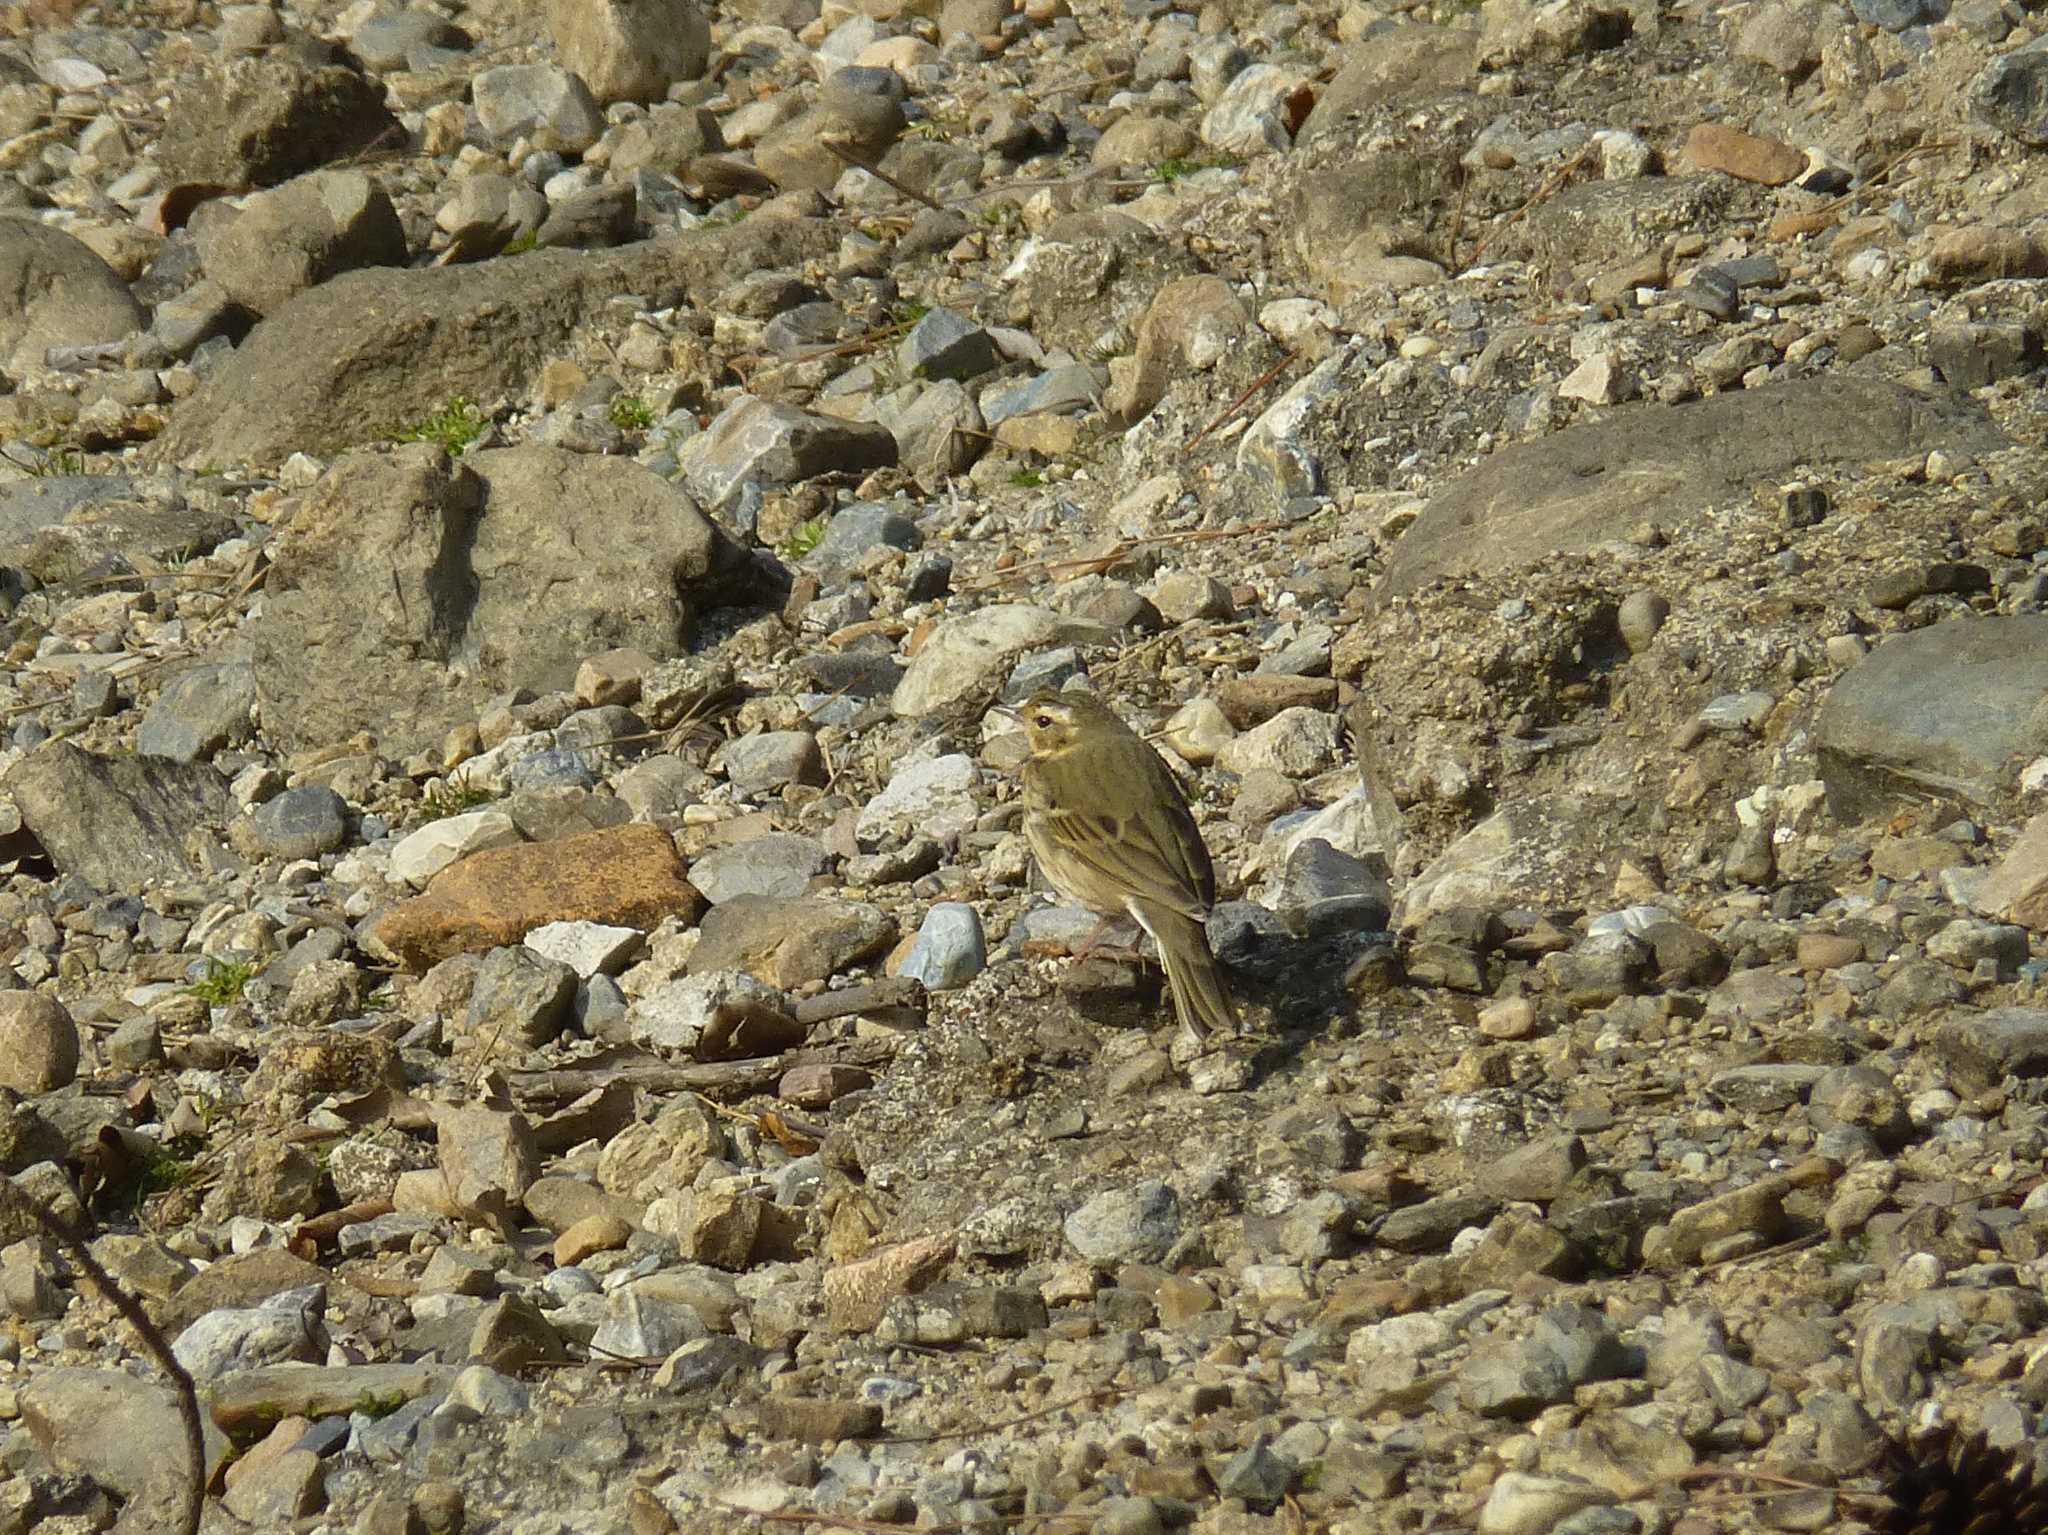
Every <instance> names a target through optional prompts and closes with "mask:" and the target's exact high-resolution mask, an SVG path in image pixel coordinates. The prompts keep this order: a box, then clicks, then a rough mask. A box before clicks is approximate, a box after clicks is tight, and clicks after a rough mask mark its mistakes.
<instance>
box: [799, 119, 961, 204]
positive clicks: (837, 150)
mask: <svg viewBox="0 0 2048 1535" xmlns="http://www.w3.org/2000/svg"><path fill="white" fill-rule="evenodd" d="M818 143H819V144H820V145H821V146H822V147H824V148H826V149H829V150H830V151H831V152H832V153H833V154H835V155H837V156H839V158H840V159H842V160H844V161H845V162H846V163H847V164H848V165H851V166H852V167H854V169H856V170H863V171H866V172H867V173H868V174H869V175H870V176H872V177H874V178H875V180H877V181H879V182H881V183H882V185H883V186H885V187H894V188H895V189H896V190H897V191H899V192H901V193H902V194H903V195H904V196H905V197H907V198H909V199H910V200H911V201H912V202H920V203H923V204H924V205H925V206H926V207H927V208H929V209H931V210H932V212H934V213H944V212H945V211H946V210H945V209H944V208H942V207H940V206H939V204H937V203H935V202H933V201H932V200H931V199H930V198H929V197H927V196H925V195H924V193H922V192H920V191H918V190H917V188H916V187H909V186H905V185H904V184H903V183H902V182H900V181H898V180H897V179H896V178H895V177H894V176H892V175H890V174H889V173H888V172H887V171H885V170H883V169H882V168H881V167H880V166H877V165H870V164H868V162H867V161H865V160H863V159H862V158H861V157H860V156H859V155H857V154H855V153H854V152H853V151H852V150H850V149H848V148H846V147H845V146H844V145H841V144H835V143H833V142H832V140H831V139H829V138H822V137H821V138H820V139H819V140H818Z"/></svg>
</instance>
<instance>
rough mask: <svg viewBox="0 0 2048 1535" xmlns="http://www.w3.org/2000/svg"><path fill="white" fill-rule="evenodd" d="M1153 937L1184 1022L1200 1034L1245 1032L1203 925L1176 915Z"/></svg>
mask: <svg viewBox="0 0 2048 1535" xmlns="http://www.w3.org/2000/svg"><path fill="white" fill-rule="evenodd" d="M1152 936H1153V937H1154V938H1155V939H1156V940H1157V941H1158V943H1159V958H1160V962H1161V963H1162V964H1163V965H1164V966H1165V968H1166V987H1167V990H1168V991H1170V992H1171V993H1172V994H1173V1010H1174V1012H1175V1013H1176V1014H1177V1015H1178V1016H1179V1018H1180V1021H1181V1022H1182V1023H1183V1024H1185V1025H1187V1026H1188V1027H1189V1028H1191V1029H1193V1030H1194V1031H1195V1032H1196V1033H1197V1034H1205V1035H1206V1034H1221V1035H1224V1036H1230V1035H1235V1034H1238V1033H1240V1032H1242V1028H1241V1025H1240V1024H1239V1022H1238V1017H1237V1004H1236V1003H1235V1002H1233V1001H1232V1000H1231V997H1230V986H1229V984H1228V983H1227V982H1226V981H1225V980H1224V979H1223V967H1222V966H1220V965H1218V964H1217V963H1216V956H1215V955H1214V954H1213V953H1211V952H1210V949H1209V936H1208V934H1207V933H1205V932H1203V931H1202V924H1201V923H1199V922H1197V921H1195V920H1194V919H1193V918H1191V917H1183V916H1180V915H1178V914H1177V913H1176V914H1175V915H1173V916H1172V917H1169V918H1167V919H1166V920H1165V921H1162V922H1160V924H1159V927H1158V928H1157V929H1155V930H1154V932H1153V934H1152Z"/></svg>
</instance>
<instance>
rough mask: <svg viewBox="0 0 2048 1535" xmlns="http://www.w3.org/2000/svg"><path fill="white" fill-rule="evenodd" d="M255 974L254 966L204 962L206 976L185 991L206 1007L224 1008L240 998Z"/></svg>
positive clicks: (211, 960)
mask: <svg viewBox="0 0 2048 1535" xmlns="http://www.w3.org/2000/svg"><path fill="white" fill-rule="evenodd" d="M255 974H256V967H255V966H254V965H238V964H232V963H230V962H229V961H227V960H224V959H209V960H208V961H207V962H206V974H204V975H202V976H201V977H200V978H199V979H198V980H196V981H194V982H193V983H192V984H191V985H190V986H188V987H186V988H185V989H186V990H187V991H189V992H191V993H192V995H193V996H195V997H197V998H198V999H199V1000H200V1001H202V1002H204V1003H205V1004H206V1005H207V1006H208V1007H226V1006H227V1005H228V1004H229V1003H231V1002H235V1001H238V1000H239V999H240V998H241V995H242V988H243V987H245V986H247V985H248V984H249V981H250V978H251V977H253V976H254V975H255Z"/></svg>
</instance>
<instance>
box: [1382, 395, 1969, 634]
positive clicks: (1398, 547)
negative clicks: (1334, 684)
mask: <svg viewBox="0 0 2048 1535" xmlns="http://www.w3.org/2000/svg"><path fill="white" fill-rule="evenodd" d="M1999 438H2000V434H1999V433H1998V431H1997V430H1996V429H1995V428H1994V427H1992V425H1991V424H1990V422H1989V421H1988V420H1987V419H1986V418H1985V417H1984V416H1983V415H1982V414H1981V413H1980V412H1979V411H1978V410H1977V409H1976V408H1975V407H1974V406H1971V405H1968V404H1965V403H1960V402H1957V401H1954V400H1934V399H1929V398H1927V397H1925V396H1922V395H1918V394H1915V393H1913V392H1912V391H1911V390H1908V389H1905V388H1902V387H1900V386H1899V385H1897V384H1893V383H1889V382H1884V381H1880V380H1877V379H1865V378H1851V377H1843V376H1841V375H1839V374H1830V375H1826V376H1823V377H1819V378H1813V379H1805V380H1800V381H1797V382H1792V383H1784V384H1767V385H1765V386H1764V387H1762V388H1760V389H1743V390H1737V391H1735V392H1733V393H1727V394H1718V395H1715V396H1713V397H1711V398H1709V399H1704V400H1697V401H1694V402H1692V403H1689V404H1684V405H1642V406H1635V407H1624V408H1622V409H1618V410H1616V411H1615V412H1614V413H1613V414H1612V415H1610V416H1607V417H1605V418H1603V419H1601V420H1599V421H1594V422H1588V423H1586V424H1583V425H1580V426H1574V427H1569V428H1567V429H1566V430H1564V431H1562V432H1557V433H1555V434H1553V435H1551V436H1549V437H1545V438H1543V439H1542V440H1541V441H1538V442H1531V443H1520V444H1516V445H1514V446H1512V447H1508V448H1504V449H1502V450H1501V451H1500V452H1498V453H1496V454H1494V455H1493V456H1492V457H1491V458H1489V459H1487V460H1486V461H1485V462H1484V463H1483V464H1481V465H1480V466H1479V467H1478V468H1477V469H1474V470H1472V471H1470V472H1469V473H1467V474H1466V475H1465V476H1464V477H1463V478H1462V479H1460V480H1458V481H1456V482H1455V483H1454V484H1452V485H1450V486H1449V487H1448V488H1446V489H1444V490H1441V491H1439V492H1437V494H1436V495H1434V496H1432V497H1431V498H1430V502H1429V505H1428V506H1427V507H1426V508H1425V509H1424V511H1423V513H1422V515H1421V516H1420V517H1418V518H1417V519H1416V520H1415V522H1414V524H1413V525H1412V526H1410V527H1409V529H1408V530H1407V532H1405V533H1403V534H1402V535H1401V538H1400V540H1399V542H1398V543H1396V544H1395V545H1394V553H1393V558H1392V560H1391V561H1390V562H1389V564H1388V567H1387V573H1386V576H1385V578H1384V583H1383V584H1384V586H1385V588H1386V590H1387V591H1388V592H1389V593H1390V594H1395V595H1398V594H1401V593H1406V592H1413V591H1416V590H1418V589H1420V588H1422V587H1424V586H1426V585H1428V584H1430V583H1431V582H1434V581H1437V580H1440V579H1444V578H1448V577H1453V576H1458V575H1478V574H1484V573H1486V572H1489V571H1493V570H1498V569H1501V568H1504V567H1506V568H1514V567H1526V566H1528V565H1530V564H1532V563H1533V562H1535V561H1537V560H1539V559H1541V558H1542V557H1543V556H1545V555H1547V554H1551V553H1555V552H1558V551H1561V550H1571V549H1583V548H1587V547H1589V546H1591V545H1593V544H1597V543H1602V542H1606V541H1608V540H1610V539H1619V538H1622V537H1623V536H1624V535H1625V534H1626V532H1627V530H1628V529H1630V528H1632V527H1634V526H1636V525H1637V524H1640V523H1642V522H1645V521H1649V522H1652V523H1658V522H1661V523H1669V524H1678V523H1682V522H1685V521H1687V520H1688V519H1690V518H1691V517H1693V516H1694V515H1696V514H1697V513H1698V512H1699V511H1700V510H1702V509H1703V508H1705V507H1707V506H1709V505H1711V504H1713V503H1714V502H1716V501H1717V500H1720V499H1724V498H1726V497H1729V496H1738V495H1741V494H1744V493H1746V492H1744V491H1743V490H1742V488H1741V487H1744V486H1748V485H1751V484H1754V483H1756V482H1758V481H1760V480H1769V479H1771V478H1773V477H1774V476H1779V475H1782V474H1785V473H1789V472H1790V471H1791V470H1792V468H1793V466H1795V465H1800V464H1805V465H1810V466H1812V465H1821V464H1828V463H1837V462H1843V461H1847V462H1850V463H1854V462H1857V461H1859V460H1862V459H1866V458H1891V457H1896V456H1898V455H1901V454H1910V453H1915V452H1921V453H1924V452H1926V451H1928V450H1929V449H1932V448H1937V447H1941V448H1947V449H1949V450H1950V451H1951V452H1966V453H1983V452H1988V451H1990V450H1991V449H1992V448H1993V447H1994V446H1995V445H1996V444H1997V443H1998V441H1999Z"/></svg>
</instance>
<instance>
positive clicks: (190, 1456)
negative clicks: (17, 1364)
mask: <svg viewBox="0 0 2048 1535" xmlns="http://www.w3.org/2000/svg"><path fill="white" fill-rule="evenodd" d="M0 1204H4V1205H10V1206H12V1207H13V1208H14V1209H16V1210H26V1211H28V1213H29V1214H30V1215H32V1216H34V1217H35V1220H36V1224H37V1225H39V1226H41V1227H42V1228H43V1230H44V1231H46V1232H48V1233H49V1235H50V1239H51V1240H52V1241H54V1242H55V1243H56V1244H57V1245H58V1246H59V1247H61V1248H63V1249H64V1252H65V1255H66V1256H67V1257H69V1258H70V1259H71V1261H72V1262H73V1263H75V1264H77V1265H78V1267H79V1269H80V1270H81V1271H82V1272H83V1273H84V1274H85V1276H86V1278H88V1279H90V1280H91V1281H92V1282H93V1283H94V1284H96V1285H98V1286H99V1289H100V1293H101V1294H103V1295H105V1296H106V1298H107V1300H108V1302H109V1303H110V1304H111V1305H112V1306H113V1308H114V1309H115V1310H116V1311H118V1312H120V1313H121V1317H122V1319H123V1320H124V1321H126V1322H127V1323H128V1325H129V1326H130V1327H132V1328H134V1329H135V1331H136V1333H137V1335H138V1336H139V1337H141V1339H142V1343H143V1347H144V1348H145V1349H146V1350H147V1351H148V1353H149V1354H150V1355H151V1356H152V1357H153V1358H154V1359H155V1360H156V1362H157V1364H158V1366H159V1367H161V1368H162V1370H163V1372H164V1374H166V1375H168V1376H169V1377H170V1378H171V1388H172V1391H173V1393H174V1395H175V1396H176V1398H177V1402H178V1419H179V1421H180V1422H181V1423H183V1425H184V1427H185V1457H186V1461H187V1465H188V1468H189V1470H190V1475H189V1476H187V1477H186V1479H185V1506H184V1511H183V1518H182V1523H181V1525H180V1530H181V1535H199V1520H200V1516H201V1515H202V1514H203V1513H204V1511H205V1507H206V1430H205V1429H204V1428H203V1427H202V1426H201V1423H200V1418H199V1392H198V1389H197V1388H196V1387H195V1386H194V1385H193V1384H192V1377H191V1375H189V1374H188V1373H187V1372H186V1370H185V1367H184V1366H183V1365H181V1364H179V1363H178V1356H177V1355H175V1354H173V1353H172V1352H171V1345H170V1342H169V1340H168V1339H166V1338H165V1337H164V1335H163V1333H162V1332H161V1331H159V1330H158V1328H157V1325H156V1323H154V1322H152V1321H151V1320H150V1319H149V1313H148V1312H147V1311H146V1310H144V1309H143V1306H142V1302H141V1301H139V1300H137V1299H136V1298H135V1297H134V1296H133V1295H130V1294H129V1293H128V1292H127V1291H126V1290H124V1289H122V1288H121V1286H120V1285H119V1284H118V1283H116V1282H115V1279H114V1276H113V1275H111V1274H109V1273H108V1272H107V1271H106V1269H105V1268H104V1267H103V1266H102V1265H101V1263H100V1261H99V1259H97V1258H95V1257H94V1256H93V1255H92V1249H91V1248H89V1247H87V1246H86V1245H85V1238H83V1237H82V1236H80V1235H79V1234H78V1233H77V1232H76V1231H73V1230H72V1229H71V1227H70V1225H69V1224H67V1223H66V1222H64V1221H60V1220H59V1219H57V1217H56V1216H55V1215H53V1214H51V1213H50V1211H49V1210H48V1208H46V1207H45V1206H44V1204H43V1202H42V1201H41V1200H39V1199H33V1198H31V1197H30V1196H29V1195H28V1194H26V1193H25V1192H23V1190H22V1188H21V1186H20V1185H19V1184H17V1183H16V1182H15V1181H14V1180H13V1179H12V1178H9V1177H7V1176H5V1175H0Z"/></svg>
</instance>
